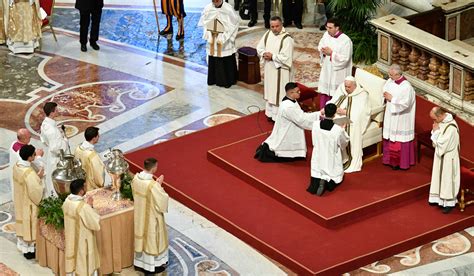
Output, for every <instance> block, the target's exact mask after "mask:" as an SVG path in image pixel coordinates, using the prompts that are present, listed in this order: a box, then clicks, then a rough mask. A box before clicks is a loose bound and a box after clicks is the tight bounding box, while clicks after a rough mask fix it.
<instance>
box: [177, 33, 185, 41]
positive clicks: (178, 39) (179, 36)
mask: <svg viewBox="0 0 474 276" xmlns="http://www.w3.org/2000/svg"><path fill="white" fill-rule="evenodd" d="M175 38H176V40H177V41H180V40H182V39H184V34H180V35H179V34H177V35H176V37H175Z"/></svg>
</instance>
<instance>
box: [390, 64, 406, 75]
mask: <svg viewBox="0 0 474 276" xmlns="http://www.w3.org/2000/svg"><path fill="white" fill-rule="evenodd" d="M389 70H391V71H393V72H395V73H397V74H398V75H400V76H401V75H402V74H403V71H402V68H401V67H400V65H398V64H392V65H390V69H389Z"/></svg>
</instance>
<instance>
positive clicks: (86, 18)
mask: <svg viewBox="0 0 474 276" xmlns="http://www.w3.org/2000/svg"><path fill="white" fill-rule="evenodd" d="M74 7H75V8H76V9H78V10H79V18H80V19H79V42H80V43H81V51H82V52H86V51H87V41H89V44H90V45H91V47H92V49H94V50H96V51H98V50H100V47H99V45H98V44H97V41H98V40H99V29H100V18H101V17H102V8H103V7H104V0H76V4H75V5H74ZM89 25H91V27H90V37H89V39H87V34H88V33H89Z"/></svg>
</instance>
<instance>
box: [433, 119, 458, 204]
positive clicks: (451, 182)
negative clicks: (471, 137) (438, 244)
mask: <svg viewBox="0 0 474 276" xmlns="http://www.w3.org/2000/svg"><path fill="white" fill-rule="evenodd" d="M431 140H432V141H433V145H434V147H435V155H434V159H433V172H432V174H431V186H430V196H429V199H428V200H429V202H431V203H437V204H439V205H440V206H443V207H454V206H455V205H456V202H457V196H458V193H459V188H460V184H461V167H460V161H459V129H458V125H457V123H456V121H455V120H454V119H453V116H452V115H451V114H449V113H448V114H447V116H446V118H444V120H443V121H442V122H441V123H440V124H439V129H438V130H436V131H432V133H431Z"/></svg>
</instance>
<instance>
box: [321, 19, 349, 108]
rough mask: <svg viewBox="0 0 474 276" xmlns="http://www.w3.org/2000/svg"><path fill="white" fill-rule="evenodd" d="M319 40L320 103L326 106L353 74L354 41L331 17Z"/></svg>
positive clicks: (322, 106)
mask: <svg viewBox="0 0 474 276" xmlns="http://www.w3.org/2000/svg"><path fill="white" fill-rule="evenodd" d="M326 30H327V31H326V32H325V33H324V34H323V37H322V38H321V40H320V41H319V44H318V51H319V53H320V58H321V74H320V76H319V82H318V92H319V93H320V94H319V105H320V108H324V106H325V105H326V103H327V102H328V101H329V100H330V99H331V97H333V95H334V93H335V91H336V89H337V87H338V86H339V84H341V83H342V82H343V81H344V79H345V77H347V76H350V75H351V74H352V41H351V39H350V38H349V37H348V36H347V35H346V34H344V33H343V32H342V30H341V29H340V25H339V22H338V21H337V19H335V18H330V19H329V20H328V21H327V22H326Z"/></svg>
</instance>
